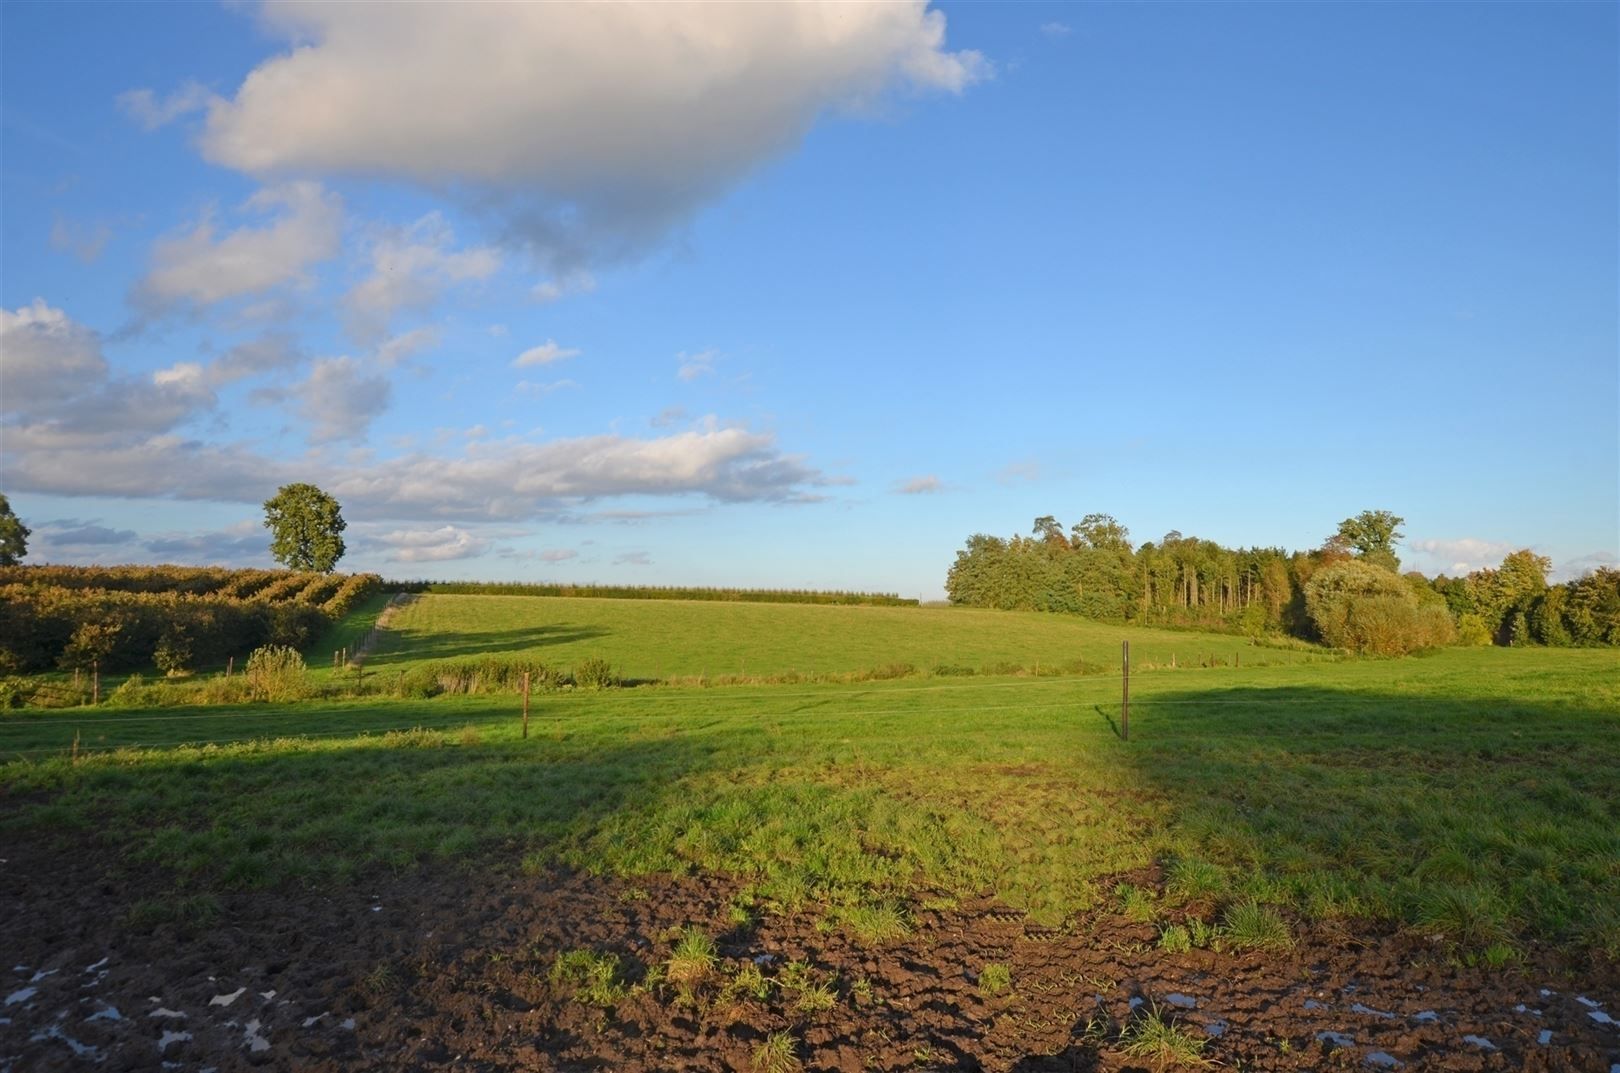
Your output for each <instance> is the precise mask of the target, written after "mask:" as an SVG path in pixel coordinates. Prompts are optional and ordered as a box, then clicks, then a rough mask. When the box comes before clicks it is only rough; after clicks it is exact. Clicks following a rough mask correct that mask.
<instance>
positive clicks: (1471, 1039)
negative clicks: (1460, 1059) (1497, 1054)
mask: <svg viewBox="0 0 1620 1073" xmlns="http://www.w3.org/2000/svg"><path fill="white" fill-rule="evenodd" d="M1463 1042H1464V1043H1472V1044H1473V1045H1474V1046H1476V1047H1478V1048H1480V1049H1481V1050H1486V1051H1494V1050H1496V1044H1494V1043H1492V1042H1491V1041H1490V1040H1488V1039H1486V1038H1485V1037H1484V1036H1464V1037H1463Z"/></svg>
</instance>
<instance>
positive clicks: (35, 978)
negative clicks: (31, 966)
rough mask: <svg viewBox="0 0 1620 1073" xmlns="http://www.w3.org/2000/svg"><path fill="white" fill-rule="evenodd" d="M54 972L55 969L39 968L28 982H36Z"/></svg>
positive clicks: (54, 973)
mask: <svg viewBox="0 0 1620 1073" xmlns="http://www.w3.org/2000/svg"><path fill="white" fill-rule="evenodd" d="M56 973H57V970H56V969H40V970H39V971H38V972H36V973H34V976H33V979H31V980H29V981H28V982H29V983H31V984H37V983H39V982H40V981H41V980H43V979H45V977H47V976H55V975H56Z"/></svg>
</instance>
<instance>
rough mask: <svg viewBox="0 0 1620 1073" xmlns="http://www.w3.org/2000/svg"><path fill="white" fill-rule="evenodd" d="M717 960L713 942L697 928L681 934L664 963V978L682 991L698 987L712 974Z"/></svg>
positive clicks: (688, 929)
mask: <svg viewBox="0 0 1620 1073" xmlns="http://www.w3.org/2000/svg"><path fill="white" fill-rule="evenodd" d="M717 960H718V956H717V952H716V949H715V945H714V940H713V939H711V938H709V937H708V936H707V935H706V934H704V933H703V932H701V931H699V930H698V929H697V928H687V929H686V930H685V931H683V932H681V937H680V940H679V941H678V942H677V943H676V944H675V949H674V950H673V951H672V952H671V953H670V955H669V959H668V960H667V961H665V962H664V978H665V979H666V980H668V981H669V982H670V983H672V984H674V985H675V986H676V987H678V988H681V989H682V990H684V991H690V990H691V989H692V988H695V987H698V986H700V985H701V984H703V983H704V982H705V981H707V980H708V979H709V977H710V976H712V975H713V974H714V966H715V962H716V961H717Z"/></svg>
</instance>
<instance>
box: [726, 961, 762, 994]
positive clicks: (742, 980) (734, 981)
mask: <svg viewBox="0 0 1620 1073" xmlns="http://www.w3.org/2000/svg"><path fill="white" fill-rule="evenodd" d="M726 991H727V993H728V996H729V997H733V998H735V997H737V996H739V995H745V996H747V997H748V998H751V999H755V1000H757V1001H759V1002H764V1001H765V1000H766V999H767V998H770V996H771V982H770V981H769V980H767V979H766V978H765V974H764V973H763V972H761V971H760V968H759V966H758V965H756V964H755V963H754V962H752V961H749V962H745V963H744V964H743V965H742V967H740V968H739V969H738V970H737V971H736V972H735V973H733V974H732V977H731V979H730V980H728V981H727V982H726Z"/></svg>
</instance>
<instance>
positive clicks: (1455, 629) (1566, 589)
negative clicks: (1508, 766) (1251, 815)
mask: <svg viewBox="0 0 1620 1073" xmlns="http://www.w3.org/2000/svg"><path fill="white" fill-rule="evenodd" d="M1401 522H1402V519H1400V518H1398V517H1396V516H1394V515H1392V514H1389V513H1388V512H1385V511H1366V512H1363V513H1362V514H1361V515H1358V516H1357V517H1355V518H1348V519H1346V520H1345V521H1344V522H1343V523H1341V525H1340V528H1339V531H1338V532H1336V533H1334V534H1333V535H1332V536H1331V537H1329V538H1328V539H1327V540H1326V541H1325V542H1324V544H1323V545H1322V547H1320V548H1316V549H1314V550H1311V551H1295V552H1290V551H1286V550H1284V549H1282V548H1226V547H1222V546H1221V545H1219V544H1216V543H1215V542H1214V541H1210V540H1200V539H1198V538H1197V537H1189V536H1183V535H1182V534H1181V533H1179V532H1170V533H1167V534H1166V535H1165V536H1164V537H1163V538H1162V539H1160V540H1158V541H1148V542H1145V543H1143V544H1141V545H1139V546H1138V545H1133V544H1132V542H1131V539H1130V532H1129V530H1127V529H1126V528H1125V527H1124V526H1123V525H1121V524H1120V523H1119V522H1118V521H1116V520H1115V519H1114V518H1113V517H1111V516H1109V515H1106V514H1091V515H1087V516H1086V517H1085V518H1084V519H1083V520H1082V521H1081V522H1079V523H1078V524H1076V525H1074V526H1072V527H1070V528H1069V529H1068V530H1067V531H1065V529H1064V528H1063V526H1062V525H1061V524H1060V523H1059V522H1058V521H1057V519H1056V518H1055V517H1053V516H1051V515H1046V516H1044V517H1041V518H1037V519H1035V525H1034V528H1033V530H1032V532H1031V534H1030V535H1029V536H1022V535H1016V536H1011V537H1007V538H1002V537H995V536H987V535H984V534H976V535H974V536H972V537H969V538H968V541H967V545H966V547H964V548H963V549H962V550H961V551H959V552H957V553H956V562H955V563H954V564H953V565H952V566H951V568H950V572H949V574H948V575H947V576H946V581H945V589H946V594H947V595H948V596H949V597H950V600H951V602H952V603H956V604H963V605H966V606H970V607H994V608H1003V609H1007V610H1033V611H1059V612H1066V613H1070V614H1077V615H1083V616H1085V617H1087V618H1094V619H1101V620H1104V621H1112V622H1139V623H1151V624H1153V625H1160V626H1196V627H1199V628H1203V629H1224V630H1230V631H1233V632H1241V633H1245V634H1248V635H1250V636H1261V635H1263V634H1266V633H1285V634H1290V635H1292V636H1295V637H1302V638H1307V639H1310V640H1324V641H1328V642H1329V643H1334V641H1335V640H1344V637H1343V636H1338V633H1339V631H1338V630H1336V629H1335V626H1334V624H1333V623H1331V622H1328V619H1331V618H1333V617H1334V616H1335V615H1338V616H1339V617H1340V618H1343V617H1344V616H1346V615H1348V616H1349V619H1350V621H1349V622H1348V623H1343V622H1341V623H1339V626H1340V627H1342V628H1352V629H1354V628H1357V627H1356V623H1357V622H1360V623H1361V628H1363V629H1364V631H1365V630H1371V629H1373V628H1374V620H1375V618H1378V617H1379V616H1385V617H1387V616H1389V615H1395V616H1398V617H1399V618H1400V621H1399V622H1398V623H1394V624H1389V623H1380V624H1378V628H1386V627H1387V628H1393V629H1399V630H1400V631H1403V632H1410V633H1411V640H1412V641H1413V642H1418V643H1409V644H1404V645H1395V646H1393V647H1394V648H1396V649H1399V650H1410V649H1412V648H1418V647H1429V646H1430V645H1431V644H1443V643H1454V642H1455V643H1463V644H1492V643H1495V644H1502V645H1507V644H1544V645H1620V570H1614V569H1609V568H1601V569H1598V570H1596V571H1594V572H1592V573H1590V574H1588V575H1586V576H1585V577H1582V578H1580V579H1579V580H1576V581H1570V582H1565V583H1561V584H1557V585H1549V584H1548V582H1547V573H1548V571H1549V570H1550V569H1551V566H1552V564H1551V562H1550V561H1549V560H1548V559H1546V558H1544V557H1542V556H1538V555H1536V554H1534V553H1533V552H1530V551H1516V552H1514V553H1512V554H1511V555H1509V556H1507V558H1506V559H1504V560H1503V562H1502V564H1501V565H1500V566H1499V567H1497V568H1495V569H1490V570H1477V571H1475V572H1473V573H1471V574H1469V575H1468V576H1467V577H1461V578H1448V577H1445V576H1441V577H1438V578H1435V579H1433V580H1430V579H1429V578H1426V577H1424V576H1423V575H1422V574H1418V573H1407V574H1401V573H1400V572H1399V567H1400V562H1399V560H1398V559H1396V558H1395V555H1394V551H1393V547H1394V544H1395V541H1396V540H1398V539H1399V537H1400V535H1401V534H1400V532H1399V530H1398V528H1397V527H1398V526H1399V525H1400V524H1401ZM1344 564H1354V566H1347V565H1344ZM1360 568H1367V569H1360ZM1329 570H1332V571H1333V572H1332V573H1331V574H1325V573H1324V572H1325V571H1329ZM1369 570H1370V571H1371V572H1369ZM1313 579H1314V580H1316V582H1317V584H1316V586H1315V590H1314V591H1315V594H1316V596H1317V597H1318V599H1317V606H1316V607H1315V608H1314V610H1315V613H1314V614H1313V606H1312V595H1313V587H1312V582H1313ZM1336 592H1337V593H1339V594H1340V595H1341V596H1342V595H1343V594H1346V593H1348V594H1349V597H1348V598H1349V599H1350V600H1351V603H1352V604H1353V605H1354V606H1353V607H1350V608H1348V610H1347V609H1346V607H1345V605H1344V601H1343V600H1342V599H1341V600H1339V601H1338V602H1337V603H1335V599H1334V594H1335V593H1336ZM1324 601H1325V602H1324ZM1334 608H1337V610H1334ZM1440 610H1443V611H1444V612H1445V614H1444V618H1445V619H1446V620H1447V622H1446V624H1442V623H1441V621H1440V616H1438V615H1437V614H1436V612H1437V611H1440ZM1324 626H1326V628H1324ZM1343 647H1351V648H1358V649H1363V650H1368V651H1382V650H1388V648H1389V647H1390V646H1387V645H1384V644H1377V643H1375V644H1357V643H1353V642H1352V643H1350V644H1348V645H1344V646H1343Z"/></svg>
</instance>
